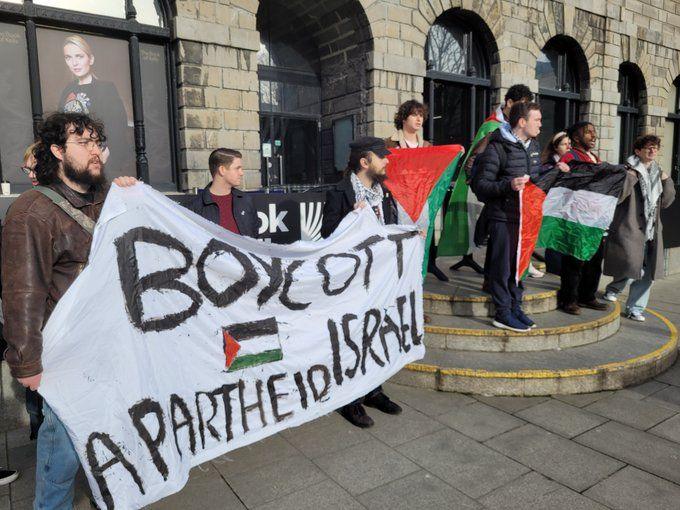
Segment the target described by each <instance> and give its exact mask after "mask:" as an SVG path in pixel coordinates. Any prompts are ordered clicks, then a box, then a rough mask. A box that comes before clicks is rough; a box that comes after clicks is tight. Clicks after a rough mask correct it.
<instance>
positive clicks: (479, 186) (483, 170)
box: [472, 129, 541, 223]
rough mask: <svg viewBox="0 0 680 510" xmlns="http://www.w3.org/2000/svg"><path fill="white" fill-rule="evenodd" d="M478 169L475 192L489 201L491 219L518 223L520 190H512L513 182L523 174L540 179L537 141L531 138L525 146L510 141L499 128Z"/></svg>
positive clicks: (473, 179)
mask: <svg viewBox="0 0 680 510" xmlns="http://www.w3.org/2000/svg"><path fill="white" fill-rule="evenodd" d="M477 168H478V170H477V171H476V172H475V173H474V175H473V177H472V191H474V193H475V195H477V198H479V200H481V201H482V202H484V203H485V204H486V208H487V217H488V219H489V220H491V221H505V222H510V223H519V193H518V192H517V191H513V190H512V188H511V187H510V181H511V180H512V179H514V178H515V177H521V176H523V175H529V177H531V179H532V180H534V181H535V180H537V179H538V176H539V174H540V170H541V159H540V150H539V146H538V142H537V141H536V140H531V142H530V143H529V147H528V148H525V147H524V145H523V144H522V143H521V142H519V141H515V142H513V141H510V140H508V139H507V138H506V137H504V136H503V133H502V130H501V129H498V130H496V131H494V132H493V134H492V135H491V138H490V140H489V145H488V146H487V147H486V149H485V150H484V152H483V153H482V154H481V155H480V156H479V161H478V163H477Z"/></svg>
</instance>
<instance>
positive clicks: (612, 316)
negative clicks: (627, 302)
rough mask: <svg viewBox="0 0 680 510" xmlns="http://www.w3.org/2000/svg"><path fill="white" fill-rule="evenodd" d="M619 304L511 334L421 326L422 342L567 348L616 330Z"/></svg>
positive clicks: (470, 347) (488, 348)
mask: <svg viewBox="0 0 680 510" xmlns="http://www.w3.org/2000/svg"><path fill="white" fill-rule="evenodd" d="M620 319H621V305H620V304H619V303H615V306H614V307H613V310H612V311H611V312H609V313H608V314H607V315H605V316H604V317H600V318H599V319H595V320H591V321H587V322H582V323H578V324H570V325H568V326H557V327H552V328H537V329H532V330H531V331H529V332H527V333H514V332H512V331H506V330H500V329H466V328H451V327H446V326H434V325H426V326H425V345H426V346H427V347H432V348H435V349H451V350H462V351H484V352H527V351H546V350H554V349H567V348H571V347H577V346H579V345H587V344H591V343H595V342H599V341H601V340H605V339H606V338H609V337H610V336H612V335H613V334H614V333H616V332H617V331H618V329H619V325H620Z"/></svg>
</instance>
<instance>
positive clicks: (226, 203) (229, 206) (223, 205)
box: [210, 193, 241, 234]
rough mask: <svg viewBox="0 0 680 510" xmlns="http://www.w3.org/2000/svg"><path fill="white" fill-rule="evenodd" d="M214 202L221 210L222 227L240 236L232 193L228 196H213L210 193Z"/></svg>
mask: <svg viewBox="0 0 680 510" xmlns="http://www.w3.org/2000/svg"><path fill="white" fill-rule="evenodd" d="M210 196H211V197H212V199H213V201H214V202H215V203H216V204H217V207H218V208H219V210H220V226H221V227H222V228H226V229H227V230H230V231H232V232H233V233H234V234H240V233H241V232H239V230H238V225H237V224H236V219H235V218H234V208H233V205H234V197H233V195H232V194H231V193H229V194H228V195H213V194H212V193H210Z"/></svg>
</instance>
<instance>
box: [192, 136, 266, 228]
mask: <svg viewBox="0 0 680 510" xmlns="http://www.w3.org/2000/svg"><path fill="white" fill-rule="evenodd" d="M242 158H243V156H242V155H241V153H240V152H239V151H236V150H233V149H224V148H220V149H216V150H214V151H213V152H212V153H211V154H210V158H209V159H208V167H209V168H210V174H211V175H212V178H213V180H212V182H211V183H210V184H208V186H206V188H205V189H202V190H201V191H199V192H198V194H197V195H196V198H194V200H193V201H192V202H191V203H190V204H189V206H188V208H189V209H190V210H192V211H193V212H195V213H196V214H198V215H200V216H202V217H203V218H205V219H206V220H210V221H212V222H213V223H217V224H219V225H220V226H222V227H224V228H226V229H227V230H230V231H231V232H234V233H235V234H241V235H243V236H248V237H257V230H258V218H257V212H256V211H255V207H254V206H253V203H252V201H251V200H250V197H249V196H248V194H247V193H244V192H243V191H241V190H239V189H238V188H236V186H239V185H240V184H241V180H242V179H243V159H242Z"/></svg>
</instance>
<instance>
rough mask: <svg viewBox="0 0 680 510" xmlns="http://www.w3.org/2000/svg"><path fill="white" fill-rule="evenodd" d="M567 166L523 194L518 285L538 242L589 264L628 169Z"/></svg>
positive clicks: (606, 225)
mask: <svg viewBox="0 0 680 510" xmlns="http://www.w3.org/2000/svg"><path fill="white" fill-rule="evenodd" d="M569 166H570V167H571V170H570V172H566V173H565V172H559V170H554V171H553V172H556V174H555V173H552V174H551V175H548V176H546V177H545V178H544V179H543V180H542V181H541V182H537V183H529V184H527V186H526V187H525V188H524V190H523V191H522V192H520V226H519V228H520V232H519V243H518V247H517V274H516V278H517V281H519V280H520V279H521V278H522V277H523V276H524V274H525V273H526V271H527V269H528V268H529V262H530V260H531V254H532V253H533V251H534V248H535V247H536V244H538V245H539V246H542V247H544V248H551V249H553V250H556V251H558V252H560V253H563V254H565V255H571V256H572V257H575V258H577V259H579V260H590V259H591V258H592V256H593V255H594V254H595V252H596V251H597V249H598V248H599V246H600V243H601V242H602V236H603V235H604V233H605V232H606V231H607V229H608V228H609V225H610V224H611V222H612V220H613V219H614V211H615V209H616V204H617V203H618V199H619V196H620V195H621V191H622V190H623V182H624V180H625V178H626V172H625V167H624V166H623V165H610V164H607V163H599V164H590V163H583V162H576V161H575V162H572V163H570V165H569ZM548 188H549V191H547V190H548Z"/></svg>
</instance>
